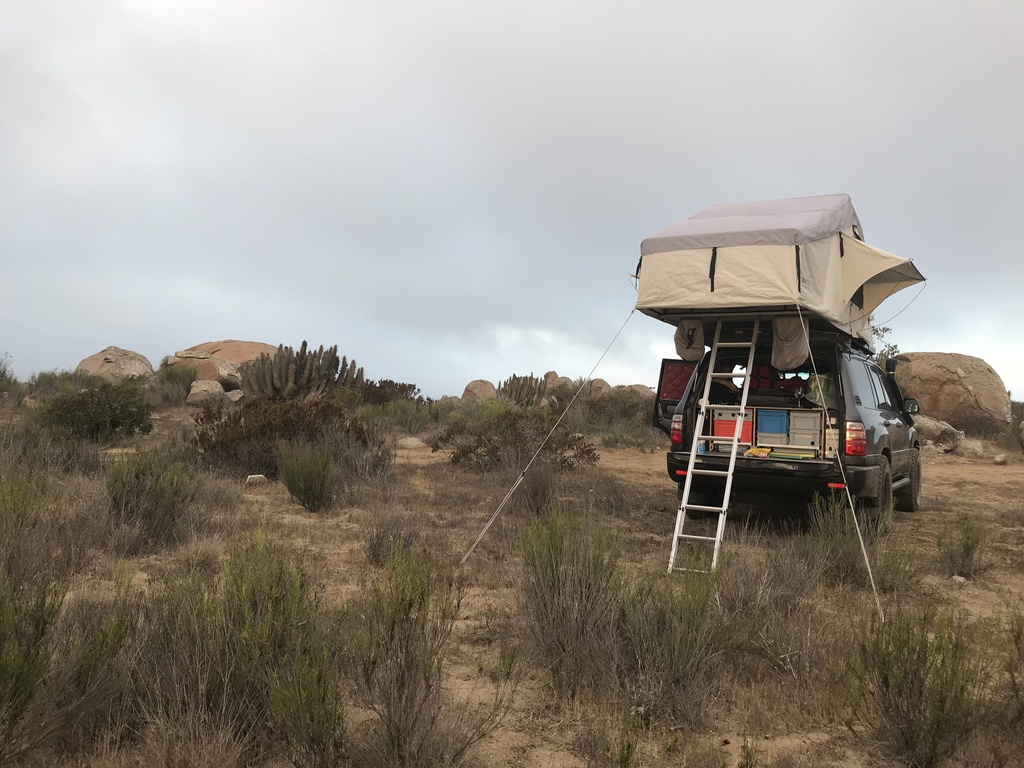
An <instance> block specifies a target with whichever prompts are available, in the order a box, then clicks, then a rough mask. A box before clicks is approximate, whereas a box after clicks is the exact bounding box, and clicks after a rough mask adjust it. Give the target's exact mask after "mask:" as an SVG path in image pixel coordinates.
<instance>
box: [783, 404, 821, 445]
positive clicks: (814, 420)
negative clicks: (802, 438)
mask: <svg viewBox="0 0 1024 768" xmlns="http://www.w3.org/2000/svg"><path fill="white" fill-rule="evenodd" d="M789 429H790V431H791V432H792V431H800V432H821V411H790V413H789ZM819 439H820V438H819Z"/></svg>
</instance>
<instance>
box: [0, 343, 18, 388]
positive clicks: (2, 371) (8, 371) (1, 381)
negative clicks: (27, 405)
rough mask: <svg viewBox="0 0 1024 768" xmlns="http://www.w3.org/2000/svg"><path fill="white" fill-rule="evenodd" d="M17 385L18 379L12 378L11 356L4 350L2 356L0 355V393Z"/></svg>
mask: <svg viewBox="0 0 1024 768" xmlns="http://www.w3.org/2000/svg"><path fill="white" fill-rule="evenodd" d="M17 386H18V380H17V379H16V378H14V367H13V366H12V365H11V356H10V355H9V354H8V353H6V352H4V354H3V357H0V394H4V393H6V392H10V391H11V390H13V389H14V388H15V387H17Z"/></svg>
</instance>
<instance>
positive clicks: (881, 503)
mask: <svg viewBox="0 0 1024 768" xmlns="http://www.w3.org/2000/svg"><path fill="white" fill-rule="evenodd" d="M891 511H892V467H891V466H890V464H889V458H888V457H887V456H883V457H882V462H881V463H880V464H879V465H878V487H877V490H876V495H875V498H874V499H873V500H871V501H868V502H867V504H865V506H864V512H865V514H866V515H867V517H868V519H869V520H870V521H871V522H873V523H880V522H881V521H882V520H883V519H884V518H885V516H886V515H888V514H889V513H890V512H891Z"/></svg>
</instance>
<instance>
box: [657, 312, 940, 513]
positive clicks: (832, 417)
mask: <svg viewBox="0 0 1024 768" xmlns="http://www.w3.org/2000/svg"><path fill="white" fill-rule="evenodd" d="M770 325H771V324H770V323H769V324H768V326H769V329H768V331H769V332H768V333H764V332H762V334H760V335H759V337H758V339H757V344H756V345H755V348H754V364H753V369H752V370H751V371H750V385H749V391H748V394H747V402H746V406H747V407H746V409H745V414H744V423H743V425H742V428H741V433H740V445H739V449H738V452H737V456H736V465H735V469H734V473H733V482H732V493H731V496H732V499H734V500H735V499H743V498H744V497H745V496H750V495H755V496H757V497H760V496H761V495H762V494H764V493H770V494H773V495H774V494H783V495H788V496H797V497H802V498H805V499H806V498H810V497H812V496H813V495H814V494H819V493H820V494H823V495H827V494H829V493H830V492H831V491H832V490H837V489H843V488H847V489H849V492H850V494H851V495H852V497H854V498H855V499H858V500H859V506H860V507H861V508H862V509H863V510H864V511H865V513H866V514H868V515H869V516H872V517H876V516H877V515H878V514H880V513H881V512H883V511H884V510H886V509H887V508H888V507H889V506H891V505H892V504H893V502H894V501H895V505H896V508H897V509H901V510H905V511H911V512H913V511H917V509H918V508H919V506H920V494H921V458H920V440H919V437H918V434H917V431H916V430H915V429H914V426H913V425H914V419H913V415H914V414H915V413H917V412H918V410H919V408H920V405H919V403H918V401H917V400H914V399H909V398H907V399H905V398H904V397H903V395H902V393H901V392H900V389H899V387H898V386H897V384H896V380H895V376H894V375H893V370H894V367H893V366H889V365H887V366H886V367H887V368H888V369H889V370H888V371H886V372H883V371H882V369H881V368H879V366H878V365H877V364H876V362H875V359H874V357H873V355H872V354H871V350H870V348H869V347H868V345H867V344H866V343H865V342H863V341H861V340H860V339H857V338H853V337H850V336H847V335H845V334H843V333H839V332H837V331H831V330H824V331H823V330H814V331H811V333H810V334H809V347H810V351H811V357H810V358H808V359H807V360H806V361H805V362H804V363H803V364H801V365H800V366H798V367H797V368H796V369H793V370H787V371H779V370H776V369H774V368H772V367H771V344H772V340H771V334H770ZM737 340H739V341H742V340H745V341H746V342H747V346H746V347H745V348H737V347H732V348H730V347H728V346H724V345H723V346H722V347H720V348H719V349H718V354H717V358H716V362H715V371H716V372H717V373H718V376H716V377H714V379H713V381H712V385H711V388H710V391H709V396H708V400H709V402H708V403H704V404H703V405H704V407H705V408H706V409H707V410H706V413H705V419H704V426H703V429H702V435H701V439H700V440H698V441H697V443H696V445H697V451H698V456H697V457H695V463H694V467H695V469H696V468H698V467H699V468H700V469H706V470H716V469H717V470H726V469H728V466H729V459H730V452H731V449H732V438H733V436H734V435H735V433H736V419H737V418H738V414H737V409H736V408H735V407H733V408H732V409H731V410H730V409H729V408H728V406H729V405H733V406H735V405H737V404H739V400H740V390H741V389H742V383H743V378H744V377H743V375H742V374H745V373H746V371H745V368H746V365H747V362H748V355H749V341H750V325H749V324H743V323H729V322H726V323H724V324H723V328H722V335H721V341H723V342H726V343H728V342H729V341H734V342H735V341H737ZM710 357H711V355H710V353H705V355H704V357H703V358H702V359H701V360H700V361H699V362H686V361H683V360H664V361H663V362H662V370H661V376H660V379H659V383H658V397H657V400H656V404H655V412H654V426H655V427H658V428H659V429H661V430H663V431H664V432H666V433H667V434H668V435H669V436H670V438H671V449H670V450H669V452H668V474H669V477H671V478H672V480H674V481H675V482H676V483H678V485H679V489H678V494H679V498H680V499H682V494H683V484H684V482H685V480H686V475H687V471H688V467H689V459H690V451H691V448H692V446H693V445H694V434H693V433H694V428H695V424H696V423H697V415H698V413H699V410H700V408H701V407H702V400H703V396H704V390H705V381H706V379H707V376H708V367H709V360H710ZM812 359H813V362H812ZM892 362H893V363H894V362H895V361H892ZM723 372H724V373H726V374H728V373H729V372H735V373H736V374H737V378H736V382H735V384H733V386H730V383H731V380H730V379H728V378H727V377H723V375H722V373H723ZM723 379H724V385H723V384H722V383H720V382H723ZM736 384H738V386H736ZM716 405H723V406H726V407H724V408H721V409H716V408H715V406H716ZM705 438H706V439H705ZM716 438H717V439H716ZM690 482H691V487H690V497H689V502H690V503H693V504H699V505H710V506H720V505H721V504H722V499H723V495H724V488H725V480H724V478H723V477H721V476H715V475H713V474H712V475H706V474H699V473H697V472H696V471H695V472H694V476H693V477H692V478H691V481H690ZM687 514H688V515H691V516H697V515H699V514H700V513H695V512H694V511H692V510H687Z"/></svg>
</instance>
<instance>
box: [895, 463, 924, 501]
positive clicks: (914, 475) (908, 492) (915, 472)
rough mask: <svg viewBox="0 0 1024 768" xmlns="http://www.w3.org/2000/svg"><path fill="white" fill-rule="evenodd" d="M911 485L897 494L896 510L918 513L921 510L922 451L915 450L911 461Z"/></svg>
mask: <svg viewBox="0 0 1024 768" xmlns="http://www.w3.org/2000/svg"><path fill="white" fill-rule="evenodd" d="M909 475H910V484H909V485H907V486H905V487H903V488H901V489H900V490H899V491H897V492H896V509H898V510H900V511H901V512H917V511H918V510H919V509H921V451H919V450H917V449H916V448H915V449H914V456H913V458H911V460H910V473H909Z"/></svg>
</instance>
